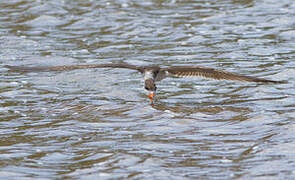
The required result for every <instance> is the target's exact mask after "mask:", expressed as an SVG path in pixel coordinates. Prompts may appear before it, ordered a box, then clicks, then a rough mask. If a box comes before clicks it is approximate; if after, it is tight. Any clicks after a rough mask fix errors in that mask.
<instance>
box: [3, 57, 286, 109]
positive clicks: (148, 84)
mask: <svg viewBox="0 0 295 180" xmlns="http://www.w3.org/2000/svg"><path fill="white" fill-rule="evenodd" d="M4 67H6V68H9V69H11V70H14V71H23V72H36V71H69V70H74V69H90V68H126V69H132V70H137V71H139V72H140V73H141V74H142V75H143V78H144V88H145V89H146V90H148V91H149V92H150V94H149V95H148V98H149V99H150V100H151V102H152V103H153V100H154V96H155V94H156V90H157V87H156V84H155V82H156V81H160V80H162V79H164V78H166V77H205V78H211V79H216V80H233V81H248V82H261V83H285V82H286V81H274V80H267V79H263V78H257V77H251V76H245V75H240V74H236V73H231V72H227V71H223V70H217V69H214V68H208V67H202V66H171V67H165V68H161V67H159V66H134V65H130V64H124V63H122V64H121V63H118V64H117V63H110V64H90V65H72V66H43V67H24V66H10V65H5V66H4Z"/></svg>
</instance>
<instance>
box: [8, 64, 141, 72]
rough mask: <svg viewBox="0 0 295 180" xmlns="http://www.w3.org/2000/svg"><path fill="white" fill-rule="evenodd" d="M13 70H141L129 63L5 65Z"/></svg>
mask: <svg viewBox="0 0 295 180" xmlns="http://www.w3.org/2000/svg"><path fill="white" fill-rule="evenodd" d="M4 67H5V68H9V69H11V70H15V71H24V72H36V71H69V70H74V69H91V68H92V69H93V68H126V69H133V70H137V71H140V72H142V68H141V67H137V66H133V65H130V64H120V63H119V64H87V65H72V66H43V67H25V66H9V65H5V66H4Z"/></svg>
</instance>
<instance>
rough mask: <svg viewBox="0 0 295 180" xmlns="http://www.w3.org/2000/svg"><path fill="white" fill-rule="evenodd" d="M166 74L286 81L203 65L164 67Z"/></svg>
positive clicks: (236, 79)
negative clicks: (245, 74)
mask: <svg viewBox="0 0 295 180" xmlns="http://www.w3.org/2000/svg"><path fill="white" fill-rule="evenodd" d="M162 72H165V74H166V76H168V77H169V76H170V77H197V76H200V77H205V78H211V79H216V80H222V79H225V80H235V81H249V82H265V83H285V81H272V80H267V79H263V78H256V77H251V76H244V75H240V74H235V73H231V72H227V71H222V70H217V69H213V68H207V67H201V66H172V67H168V68H163V69H162Z"/></svg>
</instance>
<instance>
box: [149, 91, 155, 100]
mask: <svg viewBox="0 0 295 180" xmlns="http://www.w3.org/2000/svg"><path fill="white" fill-rule="evenodd" d="M155 95H156V93H154V92H151V93H150V94H149V95H148V98H149V99H150V100H151V102H153V101H154V99H153V97H154V96H155Z"/></svg>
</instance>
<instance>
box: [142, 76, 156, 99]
mask: <svg viewBox="0 0 295 180" xmlns="http://www.w3.org/2000/svg"><path fill="white" fill-rule="evenodd" d="M144 88H145V89H146V90H148V91H150V94H149V95H148V98H149V99H150V100H151V101H152V102H153V97H154V96H155V94H156V90H157V87H156V84H155V82H154V80H153V79H146V80H145V82H144Z"/></svg>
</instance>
